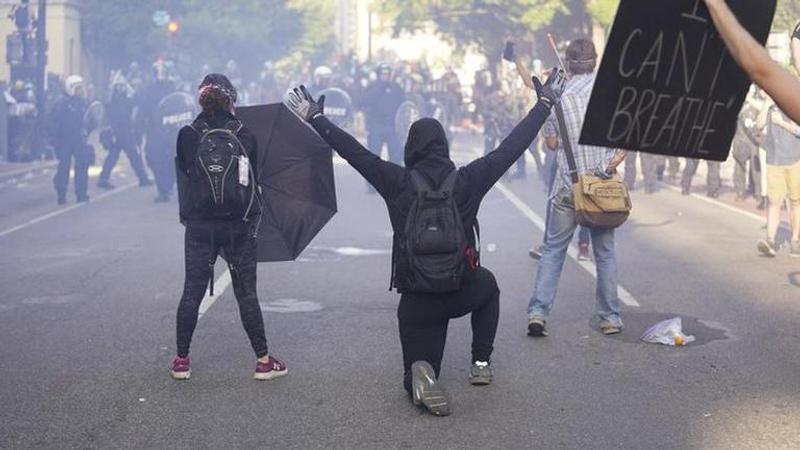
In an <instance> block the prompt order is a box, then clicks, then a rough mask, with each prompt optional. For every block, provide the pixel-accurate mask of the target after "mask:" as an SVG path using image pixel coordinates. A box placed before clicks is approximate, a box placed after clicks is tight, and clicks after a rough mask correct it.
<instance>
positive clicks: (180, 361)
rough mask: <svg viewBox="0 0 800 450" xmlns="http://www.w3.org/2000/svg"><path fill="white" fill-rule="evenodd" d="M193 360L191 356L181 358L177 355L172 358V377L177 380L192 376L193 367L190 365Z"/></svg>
mask: <svg viewBox="0 0 800 450" xmlns="http://www.w3.org/2000/svg"><path fill="white" fill-rule="evenodd" d="M190 365H191V361H190V360H189V357H188V356H187V357H185V358H181V357H180V356H176V357H175V359H173V360H172V371H171V372H170V373H171V374H172V378H173V379H175V380H188V379H189V377H191V376H192V369H191V367H190Z"/></svg>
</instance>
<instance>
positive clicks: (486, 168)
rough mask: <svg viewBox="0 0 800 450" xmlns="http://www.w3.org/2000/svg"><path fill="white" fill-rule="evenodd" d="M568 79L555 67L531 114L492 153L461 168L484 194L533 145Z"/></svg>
mask: <svg viewBox="0 0 800 450" xmlns="http://www.w3.org/2000/svg"><path fill="white" fill-rule="evenodd" d="M565 82H566V76H565V74H564V72H563V71H561V70H554V71H553V74H552V75H551V76H550V78H548V80H547V83H546V84H545V85H544V86H541V85H540V86H538V87H537V91H538V96H539V101H538V102H536V105H535V106H534V107H533V109H532V110H531V111H530V112H529V113H528V115H527V116H525V118H524V119H522V121H521V122H520V123H519V124H517V126H516V127H514V129H513V130H512V131H511V134H509V135H508V137H506V138H505V139H503V142H501V143H500V145H499V146H498V147H497V149H495V150H494V151H493V152H491V153H489V154H488V155H486V156H484V157H482V158H478V159H476V160H475V161H473V162H471V163H469V164H468V165H467V166H466V167H464V168H463V169H462V171H464V172H465V173H466V174H467V177H468V178H469V179H470V180H471V183H472V184H473V185H474V186H475V188H476V191H477V192H478V193H479V195H480V196H481V197H482V196H484V195H485V194H486V193H487V192H488V191H489V189H491V188H492V186H494V184H495V183H496V182H497V180H499V179H500V177H502V176H503V174H504V173H505V172H506V171H507V170H508V169H509V167H511V166H512V165H513V164H514V163H515V162H516V161H517V160H518V159H519V158H520V157H521V156H522V154H523V153H525V150H527V149H528V147H530V145H531V142H533V139H534V138H535V137H536V135H537V134H539V130H540V129H541V128H542V125H544V122H545V120H547V118H548V117H549V116H550V110H551V108H552V107H553V105H554V104H555V103H556V102H558V101H559V100H560V98H561V93H562V92H563V91H564V84H565Z"/></svg>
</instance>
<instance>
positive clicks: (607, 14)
mask: <svg viewBox="0 0 800 450" xmlns="http://www.w3.org/2000/svg"><path fill="white" fill-rule="evenodd" d="M619 1H620V0H587V1H586V11H587V12H588V13H589V16H591V18H592V20H593V21H594V22H595V23H596V24H597V25H600V26H601V27H603V29H605V30H608V29H610V28H611V24H612V23H613V22H614V16H615V15H616V14H617V8H618V7H619Z"/></svg>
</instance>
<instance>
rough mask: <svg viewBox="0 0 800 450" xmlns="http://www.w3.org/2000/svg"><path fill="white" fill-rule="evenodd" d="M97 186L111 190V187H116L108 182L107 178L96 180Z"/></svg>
mask: <svg viewBox="0 0 800 450" xmlns="http://www.w3.org/2000/svg"><path fill="white" fill-rule="evenodd" d="M97 187H98V188H100V189H108V190H112V189H115V188H116V186H114V185H113V184H111V183H109V182H108V180H102V181H98V182H97Z"/></svg>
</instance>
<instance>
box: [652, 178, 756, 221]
mask: <svg viewBox="0 0 800 450" xmlns="http://www.w3.org/2000/svg"><path fill="white" fill-rule="evenodd" d="M662 185H663V186H666V187H667V188H668V189H671V190H673V191H676V192H681V188H679V187H678V186H672V185H671V184H667V183H662ZM688 196H689V197H692V198H695V199H697V200H701V201H704V202H706V203H709V204H711V205H715V206H718V207H720V208H722V209H727V210H728V211H732V212H735V213H737V214H741V215H743V216H745V217H749V218H751V219H754V220H757V221H759V222H761V223H767V218H766V217H763V216H759V215H758V214H754V213H751V212H750V211H745V210H743V209H740V208H737V207H735V206H731V205H729V204H727V203H723V202H721V201H719V200H716V199H713V198H710V197H706V196H704V195H700V194H689V195H688Z"/></svg>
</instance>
